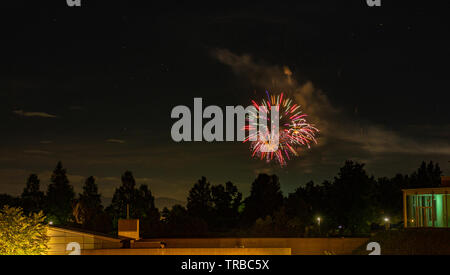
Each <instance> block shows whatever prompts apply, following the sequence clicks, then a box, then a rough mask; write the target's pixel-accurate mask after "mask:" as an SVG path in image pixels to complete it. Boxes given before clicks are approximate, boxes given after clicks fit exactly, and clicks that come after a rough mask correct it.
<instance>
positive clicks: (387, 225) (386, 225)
mask: <svg viewBox="0 0 450 275" xmlns="http://www.w3.org/2000/svg"><path fill="white" fill-rule="evenodd" d="M384 226H385V227H386V230H389V228H390V227H391V226H390V223H389V218H388V217H385V218H384Z"/></svg>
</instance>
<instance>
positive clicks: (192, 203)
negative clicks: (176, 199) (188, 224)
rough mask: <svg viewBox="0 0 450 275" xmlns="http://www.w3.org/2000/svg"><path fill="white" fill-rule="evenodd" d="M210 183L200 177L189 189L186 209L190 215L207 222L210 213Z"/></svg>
mask: <svg viewBox="0 0 450 275" xmlns="http://www.w3.org/2000/svg"><path fill="white" fill-rule="evenodd" d="M210 186H211V185H210V183H209V182H207V181H206V178H205V177H202V178H201V179H200V180H198V182H197V183H196V184H194V186H193V187H192V188H191V190H190V191H189V196H188V197H187V205H186V207H187V211H188V214H189V215H190V216H192V217H198V218H201V219H203V220H204V221H205V222H207V223H208V222H209V221H210V218H211V214H212V198H211V187H210Z"/></svg>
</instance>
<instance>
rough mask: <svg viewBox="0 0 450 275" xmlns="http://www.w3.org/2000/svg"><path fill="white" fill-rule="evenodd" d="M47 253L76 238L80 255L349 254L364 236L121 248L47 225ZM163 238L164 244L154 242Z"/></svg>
mask: <svg viewBox="0 0 450 275" xmlns="http://www.w3.org/2000/svg"><path fill="white" fill-rule="evenodd" d="M48 234H49V236H50V242H49V248H50V249H49V253H48V254H50V255H67V254H68V253H70V251H66V247H67V244H69V243H70V242H77V243H79V244H80V247H81V254H84V255H103V254H105V255H290V254H292V255H311V254H312V255H323V254H325V253H326V252H329V253H333V254H338V255H339V254H351V253H352V252H353V251H354V250H356V249H357V248H358V247H360V246H362V245H364V244H365V243H367V242H368V239H367V238H170V239H149V240H143V241H137V242H135V243H134V246H133V248H123V249H122V248H121V243H120V240H119V239H114V238H108V237H103V236H98V235H93V234H88V233H83V232H77V231H74V230H67V229H61V228H54V227H50V228H49V230H48ZM158 242H165V243H166V248H163V249H161V248H157V247H155V243H158Z"/></svg>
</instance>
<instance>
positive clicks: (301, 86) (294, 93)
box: [212, 49, 450, 155]
mask: <svg viewBox="0 0 450 275" xmlns="http://www.w3.org/2000/svg"><path fill="white" fill-rule="evenodd" d="M212 55H213V57H215V58H216V59H217V60H219V61H220V62H222V63H223V64H226V65H228V66H230V68H231V69H232V70H233V71H234V72H235V73H236V74H237V75H239V76H244V77H246V78H247V79H248V80H249V81H250V83H251V84H252V85H254V86H256V87H259V88H261V89H270V88H273V89H274V91H275V92H276V91H283V92H285V93H287V94H288V96H291V97H293V98H294V99H295V100H296V102H297V103H299V104H300V105H301V107H302V109H303V111H304V112H305V113H306V114H308V120H309V122H311V123H313V124H315V125H316V126H317V128H319V129H320V137H319V144H318V145H319V146H315V148H317V147H318V148H320V147H322V146H324V145H326V144H327V143H330V142H333V143H336V142H339V144H341V145H340V146H342V145H343V144H342V143H345V145H346V146H352V148H349V149H351V150H350V151H352V152H357V151H359V152H366V153H369V154H372V155H375V154H384V153H405V154H411V153H413V154H415V155H426V154H432V155H450V143H449V142H448V140H445V139H442V138H441V139H440V140H429V141H428V142H426V143H425V142H423V141H419V140H418V139H417V138H414V137H411V136H406V135H401V134H400V133H398V132H395V131H390V130H387V129H386V128H385V127H383V126H380V125H376V124H373V123H370V122H364V123H363V124H359V123H356V122H355V121H354V119H352V118H351V117H349V116H348V115H347V114H345V113H344V112H343V111H342V110H341V109H340V108H337V107H336V106H333V105H332V104H331V102H330V101H329V99H328V97H327V96H326V94H325V93H323V92H322V91H321V90H319V89H317V88H316V87H315V86H314V84H313V83H312V82H310V81H307V82H306V83H299V82H298V81H297V80H296V79H294V78H293V76H292V72H291V71H290V70H289V68H288V67H281V66H273V65H267V64H262V63H257V62H255V61H254V59H253V58H252V57H251V56H250V55H236V54H234V53H232V52H230V51H229V50H226V49H218V50H215V51H213V52H212ZM423 138H426V137H423ZM328 150H334V151H336V150H337V149H336V148H328Z"/></svg>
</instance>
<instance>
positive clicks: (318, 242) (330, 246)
mask: <svg viewBox="0 0 450 275" xmlns="http://www.w3.org/2000/svg"><path fill="white" fill-rule="evenodd" d="M147 241H149V242H165V243H166V248H239V247H244V248H280V247H282V248H283V247H284V248H290V249H291V253H292V255H310V254H313V255H323V254H324V253H325V252H332V253H334V254H351V253H352V252H353V251H354V250H355V249H357V248H358V247H360V246H362V245H364V244H365V243H367V242H368V238H170V239H151V240H147ZM145 246H146V244H145V242H136V243H135V244H134V247H135V248H144V247H145Z"/></svg>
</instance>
